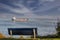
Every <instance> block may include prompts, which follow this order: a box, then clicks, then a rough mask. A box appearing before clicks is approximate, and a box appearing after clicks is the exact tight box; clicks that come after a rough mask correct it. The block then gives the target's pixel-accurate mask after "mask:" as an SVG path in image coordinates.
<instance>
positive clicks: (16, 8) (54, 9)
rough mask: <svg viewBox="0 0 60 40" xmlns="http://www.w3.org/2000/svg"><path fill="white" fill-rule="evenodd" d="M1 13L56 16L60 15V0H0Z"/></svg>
mask: <svg viewBox="0 0 60 40" xmlns="http://www.w3.org/2000/svg"><path fill="white" fill-rule="evenodd" d="M0 15H2V16H8V15H10V16H14V15H15V16H20V17H28V18H39V17H41V18H55V17H59V16H60V0H0ZM10 16H9V17H10Z"/></svg>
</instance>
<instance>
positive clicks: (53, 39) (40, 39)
mask: <svg viewBox="0 0 60 40" xmlns="http://www.w3.org/2000/svg"><path fill="white" fill-rule="evenodd" d="M0 40H33V39H15V38H1V39H0ZM34 40H35V39H34ZM36 40H60V38H38V39H36Z"/></svg>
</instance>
